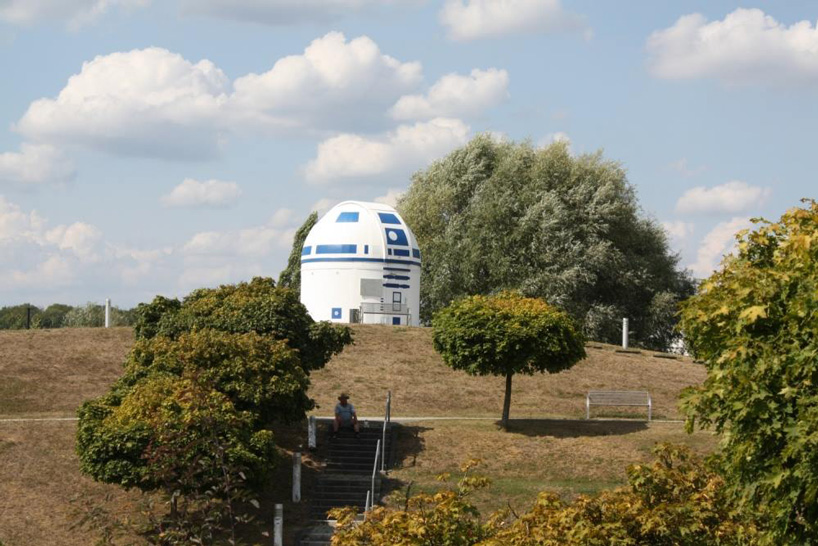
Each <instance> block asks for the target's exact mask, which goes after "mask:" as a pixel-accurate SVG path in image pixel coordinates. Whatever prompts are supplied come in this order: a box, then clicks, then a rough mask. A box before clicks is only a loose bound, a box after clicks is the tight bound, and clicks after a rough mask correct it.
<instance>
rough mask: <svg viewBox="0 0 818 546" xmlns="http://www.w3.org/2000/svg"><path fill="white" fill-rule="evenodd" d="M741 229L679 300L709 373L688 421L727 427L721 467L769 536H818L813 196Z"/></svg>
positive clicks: (814, 539)
mask: <svg viewBox="0 0 818 546" xmlns="http://www.w3.org/2000/svg"><path fill="white" fill-rule="evenodd" d="M758 223H759V224H760V225H759V226H758V228H757V229H756V230H755V231H752V232H749V233H744V234H740V235H739V237H738V239H739V244H738V251H737V253H736V255H734V256H732V257H729V258H727V259H726V260H725V261H724V262H723V265H722V268H721V269H720V270H719V271H717V272H716V273H714V274H713V275H712V276H711V277H710V278H709V279H707V280H706V281H705V282H704V283H703V284H702V286H701V287H700V290H699V293H698V294H697V295H696V296H695V297H693V298H692V299H691V300H689V302H688V303H686V304H685V305H684V306H683V311H682V328H683V331H684V333H685V336H686V338H687V341H688V342H689V344H690V345H691V346H692V348H693V350H694V352H695V354H696V355H697V356H698V357H699V358H702V359H703V360H704V361H705V363H706V366H707V370H708V374H707V379H706V380H705V382H704V384H703V385H702V386H701V387H699V388H695V389H691V390H690V391H688V392H687V393H686V395H685V398H684V406H685V408H686V410H687V412H688V426H689V427H690V428H692V427H693V425H694V424H695V422H698V423H700V424H701V425H704V426H713V427H715V429H716V431H717V432H719V433H721V434H723V446H722V453H723V458H724V461H723V469H724V475H725V478H726V480H727V483H728V485H729V486H730V487H731V489H732V491H733V492H734V493H735V494H736V495H737V496H738V498H739V499H740V500H741V501H742V502H743V503H744V506H743V507H744V508H745V509H746V508H756V509H757V510H758V513H760V514H762V515H763V516H765V517H768V518H770V520H771V523H772V525H771V529H772V536H771V537H770V539H771V540H770V543H772V544H816V543H818V204H817V203H815V202H814V201H810V202H808V207H806V208H795V209H792V210H790V211H788V212H787V213H786V214H784V215H783V216H782V217H781V220H780V221H779V222H778V223H768V222H762V221H759V222H758Z"/></svg>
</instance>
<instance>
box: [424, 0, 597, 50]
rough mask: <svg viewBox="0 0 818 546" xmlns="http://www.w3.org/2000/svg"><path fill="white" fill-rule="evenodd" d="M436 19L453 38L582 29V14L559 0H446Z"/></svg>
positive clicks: (463, 38) (585, 29)
mask: <svg viewBox="0 0 818 546" xmlns="http://www.w3.org/2000/svg"><path fill="white" fill-rule="evenodd" d="M439 19H440V22H441V24H443V26H445V27H446V28H447V31H448V35H449V38H451V39H453V40H461V41H466V40H476V39H480V38H495V37H500V36H509V35H516V34H523V33H528V34H530V33H551V32H576V31H580V32H585V34H586V36H587V37H590V29H589V28H588V27H587V25H586V24H585V20H584V18H583V17H582V16H581V15H577V14H575V13H571V12H568V11H565V10H564V9H563V7H562V4H561V2H560V0H446V3H445V4H444V6H443V8H442V9H441V10H440V14H439Z"/></svg>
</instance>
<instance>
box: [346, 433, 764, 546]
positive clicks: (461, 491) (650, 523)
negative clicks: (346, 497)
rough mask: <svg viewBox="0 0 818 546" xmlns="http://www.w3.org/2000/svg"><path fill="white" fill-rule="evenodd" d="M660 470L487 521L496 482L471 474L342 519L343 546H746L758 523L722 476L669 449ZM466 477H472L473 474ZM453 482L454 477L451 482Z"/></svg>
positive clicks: (646, 469) (661, 453) (662, 452)
mask: <svg viewBox="0 0 818 546" xmlns="http://www.w3.org/2000/svg"><path fill="white" fill-rule="evenodd" d="M655 452H656V455H657V458H656V461H655V462H654V463H652V464H650V465H634V466H632V467H631V468H629V469H628V482H629V485H628V487H623V488H620V489H616V490H613V491H603V492H602V493H600V494H597V495H593V496H580V497H578V498H577V499H575V500H573V501H571V502H566V501H564V500H562V499H560V497H559V496H558V495H555V494H553V493H548V492H544V493H541V494H540V496H539V498H538V500H537V502H536V503H535V504H534V506H533V507H532V508H531V509H530V510H529V511H528V512H525V513H523V514H520V515H516V514H514V513H513V512H512V510H511V509H510V508H509V509H505V510H500V511H498V512H495V513H494V514H492V515H490V516H489V517H488V518H486V519H485V520H484V519H482V518H481V517H480V514H479V512H478V511H477V509H476V508H475V507H474V505H473V504H472V503H471V502H470V500H469V494H470V493H471V492H472V491H473V490H475V489H479V488H483V487H487V486H488V484H489V481H488V480H487V479H485V478H482V477H480V476H474V475H469V474H466V475H464V478H463V479H461V480H460V482H459V484H458V487H456V488H454V489H444V490H442V491H440V492H438V493H434V494H427V493H423V494H420V495H415V496H413V497H411V498H409V499H407V500H406V501H405V503H404V507H403V509H394V508H384V507H377V508H374V509H373V510H372V511H371V512H370V513H369V514H368V516H367V518H366V519H365V520H364V522H363V523H361V524H360V525H355V523H354V521H353V518H354V515H355V513H354V510H342V511H339V512H338V513H337V515H338V516H339V520H338V523H339V526H338V528H337V530H336V533H335V536H333V539H332V544H333V546H363V545H381V544H401V545H403V546H415V545H417V546H421V545H423V546H425V545H428V544H440V545H453V546H609V545H611V544H616V545H620V546H643V545H644V546H648V545H650V546H701V545H719V546H743V545H750V544H756V543H757V538H758V535H759V531H758V528H757V527H756V525H755V524H754V523H752V522H751V521H748V520H747V519H746V518H743V517H742V516H741V515H740V514H739V513H738V512H737V511H736V510H735V506H734V505H733V504H731V499H730V496H729V495H727V494H726V492H725V490H724V482H723V480H722V478H721V477H720V476H719V475H718V473H716V472H714V471H713V469H712V468H711V466H710V465H709V464H707V463H705V462H704V461H703V460H702V459H700V458H699V457H697V456H694V455H692V454H691V453H690V451H689V450H687V449H686V448H683V447H678V446H670V445H659V446H657V448H656V450H655ZM466 468H469V466H467V467H466ZM444 478H445V476H444Z"/></svg>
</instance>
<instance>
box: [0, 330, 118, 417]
mask: <svg viewBox="0 0 818 546" xmlns="http://www.w3.org/2000/svg"><path fill="white" fill-rule="evenodd" d="M132 343H133V330H131V329H130V328H107V329H106V328H60V329H55V330H17V331H0V377H3V381H2V382H0V417H21V416H37V417H43V416H73V415H74V411H75V410H76V408H77V407H78V406H79V405H80V404H81V403H82V402H83V401H84V400H86V399H88V398H93V397H95V396H99V395H101V394H103V393H105V392H106V391H107V390H108V387H109V386H110V384H111V383H112V382H113V381H114V379H116V378H117V377H119V375H120V374H121V373H122V362H123V360H124V358H125V355H126V354H127V353H128V351H129V350H130V348H131V345H132Z"/></svg>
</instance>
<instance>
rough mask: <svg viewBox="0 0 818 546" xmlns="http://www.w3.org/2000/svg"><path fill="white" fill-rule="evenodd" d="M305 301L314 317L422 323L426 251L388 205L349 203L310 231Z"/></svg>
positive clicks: (305, 251)
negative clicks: (422, 270)
mask: <svg viewBox="0 0 818 546" xmlns="http://www.w3.org/2000/svg"><path fill="white" fill-rule="evenodd" d="M301 303H303V304H304V305H305V306H306V307H307V310H308V311H309V313H310V315H311V316H312V318H313V319H314V320H330V321H333V322H363V323H366V324H395V325H403V326H407V325H411V326H418V325H419V324H420V317H419V313H418V311H419V308H420V250H419V249H418V243H417V240H416V239H415V236H414V234H413V233H412V230H410V229H409V226H407V225H406V223H405V222H404V221H403V218H401V217H400V214H398V212H397V211H396V210H395V209H393V208H392V207H390V206H388V205H382V204H380V203H363V202H360V201H344V202H343V203H340V204H338V205H336V206H335V207H333V208H332V209H331V210H330V211H329V212H328V213H326V214H325V215H324V216H323V217H321V219H320V220H318V222H317V223H316V224H315V226H314V227H313V228H312V230H311V231H310V233H309V235H307V239H306V240H305V241H304V247H303V249H302V251H301Z"/></svg>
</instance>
